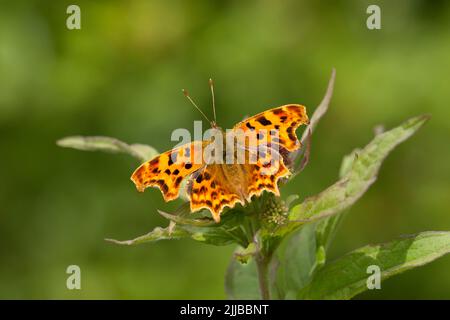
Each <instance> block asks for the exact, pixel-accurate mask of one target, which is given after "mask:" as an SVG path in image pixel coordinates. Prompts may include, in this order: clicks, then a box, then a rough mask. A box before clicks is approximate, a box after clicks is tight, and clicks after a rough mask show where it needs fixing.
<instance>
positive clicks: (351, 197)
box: [278, 116, 429, 234]
mask: <svg viewBox="0 0 450 320" xmlns="http://www.w3.org/2000/svg"><path fill="white" fill-rule="evenodd" d="M428 118H429V117H428V116H418V117H415V118H412V119H409V120H407V121H406V122H404V123H403V124H402V125H400V126H399V127H397V128H394V129H392V130H390V131H387V132H384V133H382V134H379V135H377V136H376V137H375V138H374V139H373V140H372V141H371V142H370V143H369V144H368V145H367V146H366V147H365V148H364V149H362V150H361V152H359V153H358V156H357V157H356V159H355V160H354V161H353V162H352V164H351V168H347V169H345V170H348V172H347V173H346V174H345V175H344V176H343V177H342V179H340V180H339V181H337V182H336V183H335V184H333V185H332V186H330V187H329V188H327V189H326V190H324V191H322V192H321V193H320V194H318V195H316V196H312V197H309V198H307V199H306V200H305V201H304V202H303V203H301V204H299V205H297V206H295V207H294V208H292V210H291V212H290V215H289V221H290V223H288V224H287V225H285V226H284V227H281V228H280V229H279V230H278V233H279V234H285V233H287V232H292V231H293V230H295V229H296V228H298V227H300V226H301V225H303V224H304V223H306V222H312V221H317V220H320V219H323V218H326V217H329V216H332V215H335V214H337V213H340V212H342V211H343V210H345V209H347V208H349V207H350V206H352V205H353V203H355V202H356V201H357V200H358V199H359V198H360V197H361V196H362V195H363V194H364V193H365V192H366V191H367V189H368V188H369V187H370V186H371V185H372V183H373V182H374V181H375V180H376V177H377V174H378V170H379V168H380V166H381V164H382V162H383V160H384V159H385V158H386V156H387V155H388V154H389V153H390V152H391V151H392V150H393V149H394V148H395V147H396V146H397V145H398V144H400V143H401V142H403V141H405V140H406V139H408V138H409V137H410V136H411V135H413V134H414V133H415V132H416V131H417V130H418V129H419V128H420V127H421V126H422V125H423V124H424V123H425V122H426V121H427V120H428Z"/></svg>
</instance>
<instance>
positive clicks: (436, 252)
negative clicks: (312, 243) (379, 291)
mask: <svg viewBox="0 0 450 320" xmlns="http://www.w3.org/2000/svg"><path fill="white" fill-rule="evenodd" d="M449 252H450V232H422V233H419V234H416V235H411V236H406V237H402V238H400V239H397V240H394V241H392V242H389V243H386V244H379V245H369V246H365V247H362V248H360V249H357V250H355V251H352V252H350V253H348V254H347V255H345V256H343V257H342V258H340V259H338V260H336V261H334V262H332V263H328V264H327V265H325V266H324V267H323V268H322V269H320V270H319V271H318V272H317V273H316V274H315V276H314V279H313V281H312V282H311V283H310V284H309V285H307V286H306V287H305V288H303V289H302V290H301V291H300V292H299V294H298V298H300V299H350V298H352V297H354V296H355V295H357V294H358V293H361V292H363V291H365V290H367V281H368V277H369V276H371V273H368V271H367V268H368V267H369V266H371V265H376V266H378V267H379V268H380V271H381V279H382V280H385V279H387V278H389V277H391V276H393V275H396V274H399V273H401V272H404V271H406V270H409V269H412V268H416V267H419V266H422V265H424V264H427V263H429V262H431V261H433V260H435V259H437V258H439V257H441V256H443V255H445V254H447V253H449Z"/></svg>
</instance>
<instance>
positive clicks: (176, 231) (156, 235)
mask: <svg viewBox="0 0 450 320" xmlns="http://www.w3.org/2000/svg"><path fill="white" fill-rule="evenodd" d="M188 236H189V233H188V232H186V231H185V230H183V229H180V228H177V227H174V228H171V227H167V228H161V227H156V228H155V229H153V230H152V231H150V232H149V233H147V234H144V235H142V236H139V237H137V238H134V239H132V240H124V241H120V240H115V239H105V240H106V241H109V242H112V243H115V244H121V245H128V246H131V245H137V244H142V243H146V242H155V241H159V240H171V239H180V238H184V237H188Z"/></svg>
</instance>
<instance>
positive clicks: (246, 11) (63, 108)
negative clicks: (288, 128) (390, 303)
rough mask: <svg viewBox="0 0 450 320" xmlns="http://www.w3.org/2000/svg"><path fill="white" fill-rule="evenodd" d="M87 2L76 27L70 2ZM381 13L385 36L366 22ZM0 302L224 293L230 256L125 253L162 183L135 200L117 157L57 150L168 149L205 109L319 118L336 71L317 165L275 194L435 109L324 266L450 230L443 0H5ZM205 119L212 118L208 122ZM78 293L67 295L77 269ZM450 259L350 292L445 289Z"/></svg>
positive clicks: (448, 290) (448, 37) (315, 183)
mask: <svg viewBox="0 0 450 320" xmlns="http://www.w3.org/2000/svg"><path fill="white" fill-rule="evenodd" d="M73 3H76V4H78V5H79V6H80V7H81V21H82V22H81V23H82V29H81V30H68V29H67V28H66V18H67V17H68V15H67V14H66V8H67V6H68V5H69V4H73ZM369 4H378V5H379V6H380V7H381V14H382V16H381V18H382V29H381V30H373V31H371V30H368V29H367V28H366V19H367V17H368V15H367V14H366V8H367V6H368V5H369ZM0 6H1V7H0V8H1V10H0V133H1V134H0V143H1V145H0V146H1V150H2V156H1V157H0V163H1V169H0V178H1V185H0V203H1V207H0V298H52V299H53V298H64V299H66V298H68V299H77V298H89V299H90V298H113V299H115V298H138V299H140V298H150V299H152V298H163V299H165V298H175V299H179V298H211V299H216V298H225V293H224V289H223V282H224V281H223V277H224V273H225V270H226V268H227V264H228V261H229V259H230V256H231V253H232V251H233V249H234V247H232V246H228V247H213V246H206V245H203V244H200V243H197V242H194V241H190V240H179V241H168V242H159V243H156V244H148V245H141V246H137V247H121V246H116V245H112V244H109V243H106V242H105V241H103V238H107V237H112V238H117V239H130V238H133V237H135V236H138V235H141V234H144V233H146V232H148V231H149V230H151V229H152V228H154V227H155V226H158V225H166V221H165V220H164V219H163V218H162V217H160V216H159V215H158V214H157V213H156V209H157V208H162V209H166V210H167V211H170V210H171V209H173V208H175V207H177V206H178V205H179V203H170V204H165V203H163V201H162V199H161V195H160V192H159V191H156V190H148V191H147V192H146V193H145V194H143V195H142V194H139V193H138V192H136V189H135V188H134V186H133V184H132V183H131V181H130V180H129V176H130V174H131V173H132V171H133V170H134V169H135V167H136V166H137V163H136V162H135V161H134V160H133V159H131V158H129V157H128V156H125V155H109V154H101V153H86V152H80V151H75V150H69V149H62V148H58V147H57V146H56V145H55V141H56V140H57V139H59V138H61V137H64V136H68V135H75V134H82V135H107V136H113V137H117V138H119V139H122V140H124V141H127V142H140V143H146V144H150V145H153V146H154V147H156V148H157V149H158V150H161V151H163V150H166V149H169V148H170V147H171V146H173V145H174V143H173V142H171V141H170V134H171V132H172V130H173V129H175V128H180V127H184V128H188V129H190V130H192V127H193V120H196V119H200V116H199V114H198V113H197V112H196V111H195V110H194V109H193V108H192V107H191V106H190V105H189V104H188V102H187V101H186V100H185V98H184V97H183V95H182V94H181V91H180V89H181V88H187V89H189V91H190V92H191V94H192V95H193V96H194V98H196V100H197V101H198V103H199V104H200V105H201V106H202V107H203V109H204V110H205V111H206V112H208V113H210V112H211V111H210V109H209V108H210V105H211V103H210V93H209V88H208V82H207V80H208V78H209V77H212V78H214V80H215V83H216V101H217V107H218V111H217V113H218V120H219V123H220V124H221V125H222V126H223V127H228V128H229V127H231V126H232V125H233V124H234V123H236V122H237V121H239V120H240V119H242V118H243V117H244V116H245V115H252V114H255V113H257V112H260V111H263V110H265V109H268V108H269V107H275V106H279V105H282V104H285V103H302V104H305V105H306V106H307V107H308V108H309V109H308V110H309V113H310V114H311V113H312V111H313V110H314V108H315V106H316V105H317V104H318V103H319V101H320V99H321V98H322V96H323V93H324V91H325V88H326V85H327V82H328V79H329V75H330V72H331V69H332V67H335V68H336V70H337V79H336V87H335V93H334V97H333V100H332V103H331V107H330V111H329V113H328V114H327V115H326V117H325V118H324V119H323V121H322V122H321V123H320V125H319V127H318V130H317V131H316V133H315V134H314V136H313V141H312V156H311V162H310V164H309V166H308V167H307V168H306V170H305V171H304V172H303V173H302V174H301V175H300V176H298V177H297V178H296V180H295V181H294V182H293V183H291V184H289V185H288V186H286V188H285V189H284V191H282V192H283V194H284V195H287V194H290V193H298V194H300V195H301V196H302V197H305V196H308V195H313V194H316V193H317V192H319V191H321V190H322V189H324V188H325V187H327V186H328V185H330V184H331V183H333V182H334V181H335V180H336V179H337V173H338V169H339V166H340V161H341V159H342V157H343V156H344V155H345V154H347V153H349V152H350V151H351V150H352V149H353V148H355V147H361V146H363V145H365V144H366V143H367V142H368V141H369V140H370V139H371V138H372V136H373V128H374V126H376V125H378V124H384V125H385V126H386V127H387V128H389V127H392V126H396V125H398V124H399V123H401V122H402V121H404V120H405V119H406V118H409V117H411V116H415V115H418V114H423V113H429V114H431V115H432V119H431V121H430V122H429V123H428V124H427V125H426V126H425V127H424V128H423V129H421V130H420V131H419V132H418V134H417V135H415V136H413V137H412V138H411V139H410V140H408V141H407V142H406V143H404V144H402V145H401V146H400V147H399V148H398V149H396V150H395V151H394V152H393V153H392V154H391V155H390V156H389V158H388V159H387V160H386V162H385V164H384V165H383V167H382V169H381V172H380V175H379V180H378V181H377V183H376V184H375V185H374V186H373V187H372V188H371V189H370V190H369V192H367V194H366V195H365V196H364V197H363V198H362V199H361V200H360V201H359V202H358V203H357V204H356V205H355V206H354V207H353V208H352V210H351V213H350V214H349V215H348V217H347V218H346V220H345V222H344V224H343V226H342V228H341V229H340V231H339V233H338V236H337V238H336V241H335V244H334V245H333V247H332V252H331V256H332V258H335V257H338V256H339V255H341V254H343V253H345V252H347V251H350V250H352V249H355V248H358V247H360V246H362V245H365V244H367V243H377V242H383V241H388V240H390V239H392V238H394V237H397V236H399V235H401V234H410V233H415V232H419V231H425V230H449V229H450V212H449V209H450V202H449V195H450V187H449V186H450V185H449V181H450V170H449V163H450V150H449V144H448V143H449V142H448V141H449V140H448V139H449V134H450V119H449V118H450V108H449V101H450V90H449V89H450V88H449V80H448V79H449V74H450V59H449V57H450V28H449V25H450V23H449V21H450V3H449V2H447V1H433V2H431V1H425V0H423V1H412V0H411V1H405V0H403V1H395V2H394V1H333V2H331V1H309V2H305V1H295V0H291V1H276V0H263V1H207V0H204V1H162V0H161V1H143V0H138V1H136V0H133V1H95V2H94V1H76V2H74V1H70V2H69V1H50V0H48V1H14V2H12V1H10V2H8V3H6V1H2V3H1V4H0ZM205 126H206V124H205ZM71 264H76V265H79V266H80V267H81V272H82V284H81V285H82V290H73V291H70V290H67V289H66V278H67V274H66V273H65V271H66V268H67V266H68V265H71ZM449 270H450V257H449V256H447V257H444V258H442V259H440V260H438V261H436V262H433V263H432V264H430V265H428V266H425V267H422V268H419V269H417V270H414V271H410V272H407V273H404V274H402V275H400V276H397V277H395V278H393V279H391V280H388V281H386V282H384V283H383V285H382V290H378V291H376V292H368V293H365V294H363V295H360V296H358V298H369V299H371V298H383V299H387V298H446V299H450V273H449Z"/></svg>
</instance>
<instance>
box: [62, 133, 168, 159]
mask: <svg viewBox="0 0 450 320" xmlns="http://www.w3.org/2000/svg"><path fill="white" fill-rule="evenodd" d="M56 144H57V145H58V146H60V147H64V148H73V149H77V150H83V151H103V152H109V153H126V154H129V155H131V156H133V157H135V158H137V159H138V160H139V161H140V162H145V161H147V160H150V159H152V158H154V157H155V156H157V155H158V154H159V153H158V151H156V149H154V148H153V147H150V146H148V145H144V144H138V143H136V144H131V145H130V144H127V143H125V142H123V141H120V140H118V139H115V138H110V137H102V136H95V137H83V136H71V137H66V138H63V139H60V140H58V141H57V142H56Z"/></svg>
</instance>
